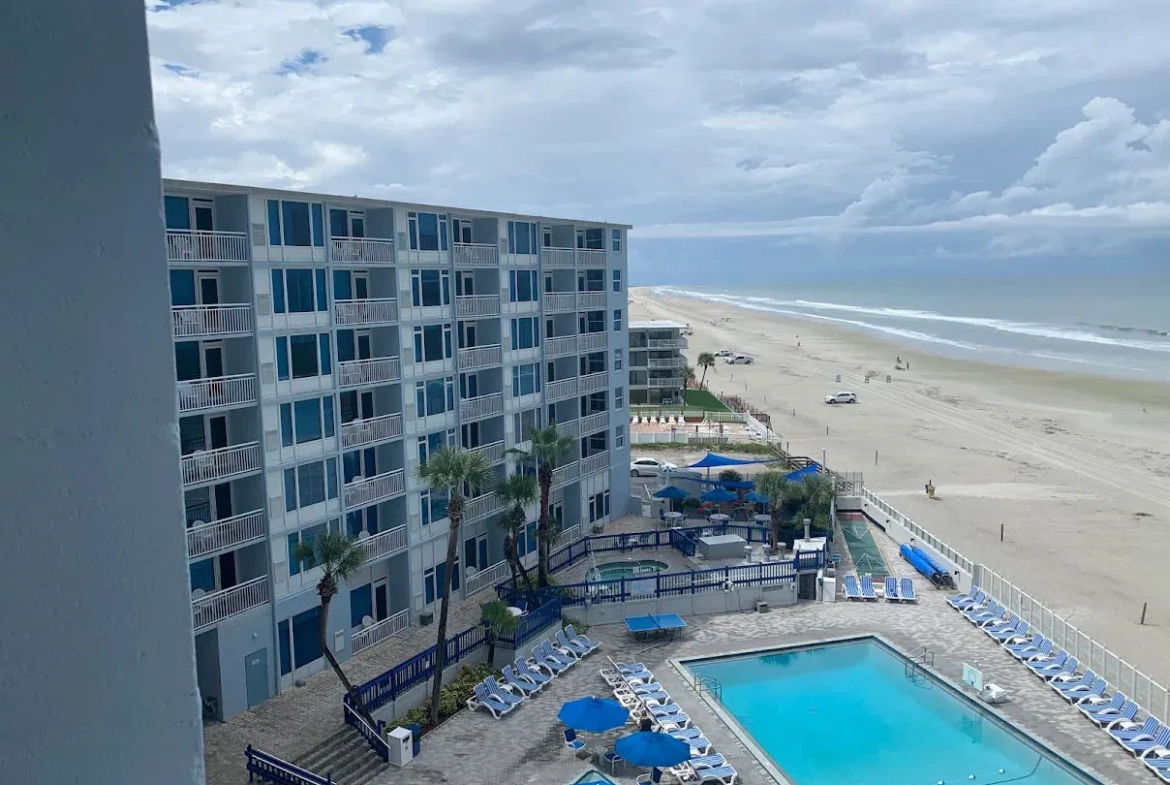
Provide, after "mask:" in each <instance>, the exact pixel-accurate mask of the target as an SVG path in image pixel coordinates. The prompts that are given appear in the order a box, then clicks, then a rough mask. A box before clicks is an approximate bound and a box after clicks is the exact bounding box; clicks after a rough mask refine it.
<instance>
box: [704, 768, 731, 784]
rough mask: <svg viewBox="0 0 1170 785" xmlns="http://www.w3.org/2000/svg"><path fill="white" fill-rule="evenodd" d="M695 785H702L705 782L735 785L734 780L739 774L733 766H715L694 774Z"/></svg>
mask: <svg viewBox="0 0 1170 785" xmlns="http://www.w3.org/2000/svg"><path fill="white" fill-rule="evenodd" d="M695 777H696V782H695V785H703V784H704V783H706V782H718V783H721V785H735V780H736V779H737V778H738V777H739V772H738V771H736V770H735V768H734V767H733V766H716V767H714V768H710V769H699V770H698V771H696V772H695Z"/></svg>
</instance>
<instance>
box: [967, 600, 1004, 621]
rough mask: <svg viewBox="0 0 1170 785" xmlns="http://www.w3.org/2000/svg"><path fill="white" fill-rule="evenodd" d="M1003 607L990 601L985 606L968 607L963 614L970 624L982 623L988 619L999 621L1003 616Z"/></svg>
mask: <svg viewBox="0 0 1170 785" xmlns="http://www.w3.org/2000/svg"><path fill="white" fill-rule="evenodd" d="M1003 614H1004V607H1003V606H1002V605H1000V604H999V603H998V602H994V601H992V602H991V603H990V604H989V605H987V606H986V607H976V608H970V609H968V610H965V611H963V616H964V617H966V619H967V621H969V622H971V623H972V624H982V623H985V622H988V621H999V620H1000V618H1002V617H1003Z"/></svg>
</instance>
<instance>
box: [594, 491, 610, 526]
mask: <svg viewBox="0 0 1170 785" xmlns="http://www.w3.org/2000/svg"><path fill="white" fill-rule="evenodd" d="M607 515H609V491H602V492H601V493H597V494H594V495H593V496H590V497H589V522H590V523H593V522H595V521H596V520H597V519H598V518H604V517H605V516H607Z"/></svg>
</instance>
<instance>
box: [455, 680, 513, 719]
mask: <svg viewBox="0 0 1170 785" xmlns="http://www.w3.org/2000/svg"><path fill="white" fill-rule="evenodd" d="M516 706H517V704H515V703H504V702H503V701H502V700H500V699H499V698H497V697H496V696H494V695H491V694H489V693H488V690H487V686H486V685H484V683H483V682H480V683H479V684H477V685H475V695H473V696H472V697H470V698H468V699H467V708H469V709H471V710H472V711H475V710H476V709H487V710H488V711H489V712H491V715H492V716H493V717H495V718H496V719H497V720H498V719H499V718H500V717H503V716H504V715H505V714H507V713H508V712H510V711H511V710H512V709H514V708H516Z"/></svg>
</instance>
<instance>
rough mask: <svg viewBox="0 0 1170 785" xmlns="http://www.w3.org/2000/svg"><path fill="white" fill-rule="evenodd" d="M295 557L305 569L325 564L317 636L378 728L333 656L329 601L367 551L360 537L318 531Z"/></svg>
mask: <svg viewBox="0 0 1170 785" xmlns="http://www.w3.org/2000/svg"><path fill="white" fill-rule="evenodd" d="M292 557H293V558H294V559H296V560H297V561H299V562H301V564H302V565H303V566H304V568H305V569H309V568H312V567H320V568H321V580H319V581H317V594H318V596H320V597H321V615H320V617H319V619H318V621H317V637H318V644H319V645H320V646H321V653H322V654H324V655H325V659H326V660H328V662H329V666H330V667H331V668H333V672H334V673H336V674H337V678H338V679H339V680H340V681H341V684H342V686H344V687H345V691H346V692H347V693H349V698H350V700H351V701H352V702H353V707H354V710H355V711H357V712H358V713H359V714H360V715H361V716H362V719H364V720H365V721H366V722H368V723H369V724H370V727H371V728H376V727H378V723H376V722H374V718H373V717H372V716H370V712H369V711H368V710H367V709H366V705H365V704H364V703H362V699H361V695H360V694H359V693H358V691H357V688H355V687H354V686H353V683H352V682H351V681H350V680H349V677H347V676H346V675H345V671H343V670H342V669H341V666H340V665H339V664H338V663H337V658H336V657H334V656H333V650H332V649H331V648H330V647H329V603H330V602H332V601H333V598H334V597H336V596H337V592H338V588H337V585H338V583H340V582H341V581H343V580H345V579H347V578H349V576H351V575H353V574H354V573H355V572H357V571H358V570H359V569H360V568H361V566H362V565H363V564H365V563H366V552H365V550H364V549H363V548H362V547H361V546H360V545H358V544H357V541H356V540H351V539H349V538H348V537H346V536H345V535H344V534H341V533H340V532H325V533H323V534H318V535H317V536H316V537H314V538H313V539H312V540H310V541H308V542H301V543H300V544H298V545H297V547H296V549H295V550H294V551H293V554H292Z"/></svg>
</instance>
